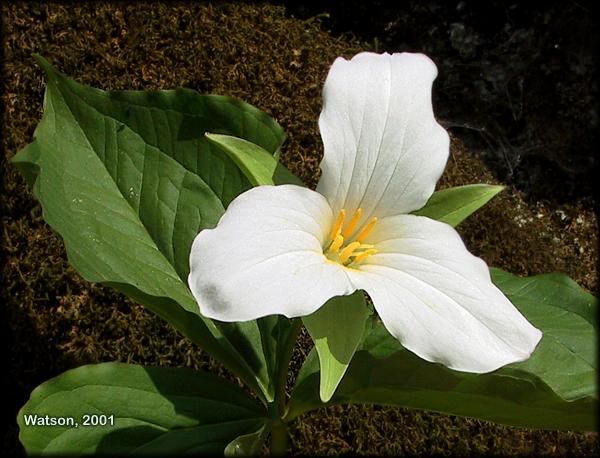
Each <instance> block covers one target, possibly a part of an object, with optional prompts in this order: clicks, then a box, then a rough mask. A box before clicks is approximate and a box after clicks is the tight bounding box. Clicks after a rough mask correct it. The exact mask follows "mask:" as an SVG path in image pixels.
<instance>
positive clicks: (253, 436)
mask: <svg viewBox="0 0 600 458" xmlns="http://www.w3.org/2000/svg"><path fill="white" fill-rule="evenodd" d="M270 432H271V427H270V423H265V424H264V425H263V426H262V427H261V428H260V429H259V430H258V431H255V432H253V433H250V434H245V435H243V436H239V437H237V438H235V439H234V440H233V441H231V442H230V443H229V444H227V447H225V456H258V455H260V451H261V448H262V446H263V444H264V443H265V441H266V440H267V437H268V436H269V433H270Z"/></svg>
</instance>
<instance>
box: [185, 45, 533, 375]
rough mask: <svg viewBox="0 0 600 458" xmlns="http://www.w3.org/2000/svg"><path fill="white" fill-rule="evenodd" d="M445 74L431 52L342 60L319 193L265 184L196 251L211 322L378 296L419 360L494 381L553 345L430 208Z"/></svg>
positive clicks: (439, 167) (440, 145)
mask: <svg viewBox="0 0 600 458" xmlns="http://www.w3.org/2000/svg"><path fill="white" fill-rule="evenodd" d="M436 76H437V69H436V67H435V64H434V63H433V62H432V61H431V60H430V59H429V58H428V57H426V56H424V55H421V54H408V53H402V54H393V55H389V54H383V55H378V54H373V53H361V54H358V55H356V56H355V57H354V58H352V59H351V60H349V61H348V60H345V59H343V58H338V59H337V60H336V61H335V62H334V64H333V66H332V67H331V69H330V71H329V75H328V76H327V79H326V82H325V87H324V90H323V100H324V106H323V110H322V112H321V115H320V118H319V128H320V131H321V136H322V138H323V144H324V150H325V152H324V158H323V161H322V162H321V169H322V176H321V179H320V181H319V184H318V186H317V191H312V190H309V189H306V188H303V187H300V186H294V185H281V186H258V187H255V188H253V189H251V190H249V191H247V192H245V193H243V194H241V195H239V196H238V197H237V198H236V199H234V201H233V202H231V204H230V205H229V207H228V209H227V211H226V212H225V214H224V215H223V216H222V218H221V220H220V221H219V223H218V225H217V226H216V227H215V228H214V229H211V230H204V231H202V232H200V234H198V236H197V237H196V239H195V240H194V243H193V246H192V250H191V255H190V267H191V270H190V275H189V285H190V288H191V291H192V293H193V294H194V296H195V298H196V300H197V301H198V304H199V307H200V312H201V313H202V315H204V316H206V317H209V318H212V319H216V320H220V321H247V320H253V319H256V318H260V317H263V316H267V315H272V314H281V315H285V316H287V317H289V318H291V317H301V316H307V315H310V314H312V313H313V312H315V311H316V310H317V309H319V308H320V307H321V306H323V305H324V304H325V303H326V302H327V301H328V300H329V299H330V298H332V297H334V296H343V295H349V294H352V293H353V292H354V291H356V290H364V291H366V292H367V293H368V294H369V296H370V297H371V299H372V301H373V305H374V307H375V309H376V310H377V313H378V314H379V316H380V318H381V320H382V322H383V324H384V326H385V327H386V328H387V330H388V331H389V332H390V334H392V335H393V336H394V337H395V338H397V339H398V340H399V341H400V342H401V343H402V345H403V346H404V347H405V348H407V349H408V350H410V351H412V352H414V353H416V354H417V355H418V356H420V357H421V358H423V359H425V360H427V361H432V362H439V363H442V364H444V365H446V366H448V367H450V368H452V369H456V370H461V371H469V372H488V371H492V370H494V369H496V368H498V367H500V366H503V365H505V364H508V363H511V362H515V361H522V360H525V359H527V358H528V357H529V356H530V354H531V352H532V351H533V350H534V348H535V346H536V345H537V343H538V342H539V340H540V338H541V332H540V331H539V330H537V329H536V328H534V327H533V326H532V325H531V324H530V323H529V322H528V321H527V320H526V319H525V318H524V317H523V316H522V315H521V314H520V313H519V311H518V310H517V309H516V308H515V307H514V306H513V305H512V304H511V303H510V301H509V300H508V299H507V298H506V297H505V296H504V295H503V294H502V292H501V291H500V290H499V289H498V288H496V287H495V286H494V285H493V284H492V282H491V280H490V275H489V270H488V267H487V265H486V264H485V262H483V261H482V260H481V259H479V258H477V257H475V256H473V255H472V254H470V253H469V252H468V251H467V249H466V248H465V246H464V244H463V242H462V240H461V239H460V237H459V235H458V233H457V232H456V231H455V230H454V229H453V228H452V227H450V226H449V225H447V224H445V223H441V222H438V221H434V220H432V219H429V218H426V217H422V216H415V215H410V214H409V213H410V212H412V211H414V210H417V209H420V208H421V207H423V206H424V205H425V203H426V202H427V200H428V199H429V197H430V196H431V194H432V193H433V191H434V188H435V185H436V182H437V180H438V179H439V177H440V176H441V174H442V172H443V170H444V167H445V164H446V161H447V159H448V155H449V137H448V134H447V132H446V131H445V130H444V129H443V128H442V127H441V126H440V125H439V124H438V123H437V122H436V120H435V118H434V115H433V109H432V103H431V87H432V84H433V80H434V79H435V77H436Z"/></svg>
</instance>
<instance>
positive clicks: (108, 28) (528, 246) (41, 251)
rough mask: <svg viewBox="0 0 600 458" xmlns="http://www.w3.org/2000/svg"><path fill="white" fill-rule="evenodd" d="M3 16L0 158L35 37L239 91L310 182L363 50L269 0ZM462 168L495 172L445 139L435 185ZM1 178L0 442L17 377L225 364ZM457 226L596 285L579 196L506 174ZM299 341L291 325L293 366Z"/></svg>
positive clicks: (350, 437)
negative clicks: (123, 286)
mask: <svg viewBox="0 0 600 458" xmlns="http://www.w3.org/2000/svg"><path fill="white" fill-rule="evenodd" d="M2 20H3V25H4V37H3V39H4V40H3V45H4V54H5V66H4V78H3V103H4V108H5V112H4V120H3V122H4V126H3V127H4V128H3V133H4V136H3V147H4V153H5V159H10V158H11V157H12V156H13V155H14V154H15V153H16V152H17V151H18V150H19V149H20V148H22V147H23V146H25V145H26V144H27V143H28V142H29V141H31V138H32V134H33V131H34V129H35V126H36V124H37V122H38V121H39V119H40V116H41V110H42V108H41V103H42V95H43V88H44V80H43V74H42V71H41V70H40V69H39V68H38V67H37V66H36V65H35V63H34V61H33V59H32V57H31V54H32V53H33V52H37V53H39V54H42V55H43V56H45V57H46V58H47V59H48V60H49V61H50V62H51V63H52V64H53V65H55V66H56V67H57V68H58V69H60V70H61V71H62V72H64V73H66V74H67V75H69V76H71V77H72V78H74V79H76V80H77V81H80V82H82V83H85V84H89V85H92V86H96V87H100V88H104V89H171V88H175V87H179V86H185V87H191V88H194V89H197V90H199V91H200V92H204V93H216V94H226V95H231V96H235V97H239V98H241V99H243V100H246V101H248V102H250V103H252V104H254V105H256V106H257V107H259V108H260V109H262V110H264V111H265V112H267V113H268V114H270V115H271V116H272V117H274V118H275V119H276V120H277V121H278V122H279V123H280V124H281V125H282V126H283V127H284V129H285V131H286V132H287V134H288V139H287V141H286V144H285V147H284V150H283V153H282V161H283V162H284V163H285V164H286V165H287V166H288V167H289V168H290V169H292V170H293V171H294V172H295V173H296V174H298V175H299V176H300V177H301V178H302V179H303V180H304V181H305V182H306V183H308V184H309V185H310V186H314V185H315V184H316V182H317V179H318V163H319V161H320V157H321V154H322V148H321V144H320V138H319V134H318V128H317V118H318V114H319V111H320V108H321V99H320V91H321V87H322V83H323V81H324V78H325V75H326V73H327V70H328V68H329V65H330V64H331V63H332V62H333V60H334V59H335V57H337V56H338V55H344V56H351V55H352V54H354V53H356V52H358V51H360V50H368V49H370V45H369V44H366V43H360V42H358V41H357V40H355V39H341V38H335V37H333V36H331V35H330V34H328V33H327V32H325V31H323V30H322V29H321V28H320V25H319V23H318V21H315V20H312V21H311V20H308V21H300V20H296V19H293V18H290V17H286V14H285V10H284V8H282V7H275V6H272V5H269V4H260V5H252V4H244V5H240V4H228V3H225V4H224V3H221V2H219V3H217V2H215V4H214V5H211V4H207V5H196V4H173V5H166V4H161V3H139V4H131V5H126V4H121V3H92V4H81V5H77V4H61V3H56V4H42V3H32V2H27V3H25V2H23V3H11V4H5V5H3V6H2ZM474 182H488V183H497V180H496V179H495V178H494V177H493V175H492V173H491V172H490V171H489V169H488V168H487V167H486V165H485V164H484V163H483V161H481V160H480V159H479V158H478V157H477V155H476V154H472V152H467V151H466V148H465V146H464V145H463V143H462V142H461V140H460V139H458V138H453V144H452V156H451V159H450V161H449V163H448V168H447V170H446V172H445V174H444V177H443V179H442V181H441V183H440V186H443V187H445V186H451V185H460V184H467V183H474ZM3 187H4V192H3V193H2V200H1V205H2V215H3V219H2V223H3V233H2V247H1V248H2V255H3V261H4V263H3V272H2V285H1V291H2V296H3V299H4V300H3V301H2V302H3V303H4V304H5V319H4V320H3V326H4V330H3V335H5V336H8V339H9V341H8V343H9V347H8V349H7V351H6V357H7V360H8V364H7V372H6V376H7V380H8V383H9V395H8V396H7V399H6V401H5V403H6V404H7V406H6V407H5V408H4V412H5V416H6V420H7V424H8V425H9V426H8V429H7V430H6V433H5V434H4V435H3V444H2V450H3V451H5V452H6V453H11V452H12V453H21V452H22V450H21V447H20V445H19V443H18V439H17V434H18V431H17V427H16V424H15V422H14V418H15V416H16V412H17V410H18V409H19V408H20V407H21V406H22V405H23V404H24V403H25V402H26V400H27V399H28V396H29V393H30V392H31V390H32V389H33V388H34V387H35V386H37V385H38V384H40V383H41V382H43V381H45V380H47V379H48V378H50V377H52V376H55V375H58V374H59V373H61V372H62V371H64V370H66V369H69V368H73V367H76V366H79V365H82V364H86V363H92V362H98V361H113V360H119V361H124V362H135V363H140V364H148V365H169V366H186V367H193V368H200V367H201V368H205V369H208V370H210V371H213V372H216V373H219V374H223V375H224V376H226V377H233V376H232V375H231V374H229V373H227V371H225V370H224V369H223V368H222V367H221V366H220V365H219V363H217V362H215V361H213V360H212V359H211V358H210V357H208V355H207V354H206V353H204V352H202V351H201V350H200V349H198V348H196V347H195V346H193V345H192V344H191V343H190V342H189V341H187V340H186V339H184V338H182V337H181V336H180V335H179V334H178V333H177V332H176V331H175V330H173V329H172V328H171V327H170V326H169V325H167V324H166V323H164V322H162V321H161V320H160V319H159V318H157V317H155V316H153V315H152V314H150V313H149V312H147V311H146V310H145V309H143V308H142V307H140V306H138V305H136V304H134V303H132V302H131V301H129V300H127V299H125V298H123V297H122V296H121V295H119V294H116V293H114V292H112V291H111V290H110V289H108V288H105V287H103V286H100V285H95V284H90V283H88V282H86V281H84V280H82V279H81V278H80V277H79V276H78V274H77V273H76V272H75V271H74V270H73V269H72V268H71V267H70V266H69V264H68V262H67V260H66V255H65V251H64V248H63V246H62V242H61V240H60V238H59V237H58V236H57V235H56V234H54V233H53V231H52V230H51V229H50V228H49V227H48V226H47V225H46V224H45V223H44V221H43V219H42V215H41V209H40V207H39V205H38V204H37V202H36V201H35V199H34V198H33V196H32V194H31V192H30V191H29V190H28V188H27V187H26V186H25V183H24V181H23V179H22V177H21V176H20V175H19V174H18V173H17V171H16V170H15V169H14V167H12V166H11V165H10V164H7V163H6V162H4V163H3ZM460 232H461V234H462V235H463V237H464V239H465V242H466V243H467V245H468V247H469V248H470V249H471V250H472V251H473V252H474V253H475V254H477V255H479V256H481V257H483V258H484V259H485V260H486V261H487V262H488V263H490V264H491V265H495V266H499V267H503V268H505V269H507V270H509V271H511V272H514V273H517V274H524V275H531V274H537V273H542V272H551V271H562V272H566V273H567V274H569V275H570V276H571V277H573V278H574V279H575V280H576V281H578V282H579V283H580V284H581V285H583V286H584V287H585V288H587V289H589V290H591V291H595V290H596V287H597V275H596V262H597V244H596V232H597V220H596V216H595V214H594V211H593V202H592V201H590V199H579V200H575V201H572V202H569V203H558V202H555V201H553V200H552V199H551V198H544V199H538V200H535V201H531V199H529V200H525V199H524V198H523V195H522V194H521V193H519V192H517V191H515V190H514V189H513V188H510V187H509V188H507V189H506V190H505V192H503V193H502V194H501V195H500V196H499V197H498V198H496V199H494V200H493V201H492V202H491V203H490V204H489V205H488V206H486V207H485V208H484V209H483V210H481V211H480V212H478V213H477V214H476V215H474V216H473V217H472V218H470V219H469V220H468V221H467V222H465V223H464V224H463V225H462V226H461V227H460ZM309 348H310V340H309V339H308V338H307V337H306V335H305V334H303V338H302V339H300V343H299V345H298V347H297V348H296V351H295V357H294V361H293V364H292V367H293V368H294V369H298V368H299V364H300V363H301V357H302V355H305V354H306V353H307V351H308V349H309ZM6 404H5V405H6ZM290 429H291V431H290V432H291V451H292V452H293V453H295V454H337V453H346V452H358V453H361V454H399V453H409V454H413V453H414V454H417V453H418V454H421V453H425V454H430V453H442V454H467V453H476V454H479V453H494V454H529V453H531V454H568V455H571V454H590V453H592V451H593V449H594V446H595V444H596V434H595V433H573V432H547V431H531V430H525V429H517V428H509V427H503V426H498V425H494V424H491V423H487V422H483V421H476V420H469V419H461V418H456V417H450V416H445V415H438V414H431V413H423V412H414V411H408V410H404V409H399V408H389V407H379V406H376V407H373V406H342V407H331V408H327V409H324V410H321V411H317V412H312V413H309V414H307V415H305V416H303V417H301V418H300V419H298V420H297V421H296V422H294V423H293V424H292V425H291V428H290Z"/></svg>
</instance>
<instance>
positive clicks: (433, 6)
mask: <svg viewBox="0 0 600 458" xmlns="http://www.w3.org/2000/svg"><path fill="white" fill-rule="evenodd" d="M280 3H282V4H286V3H288V6H287V11H288V13H289V14H292V15H294V16H296V17H299V18H309V17H313V16H316V15H319V18H320V20H321V21H322V23H323V25H324V26H325V27H326V28H329V29H331V30H332V32H333V33H334V34H351V35H354V36H357V37H359V38H361V39H363V40H366V41H369V42H370V43H373V45H374V47H375V48H376V49H377V50H378V51H380V52H381V51H388V52H398V51H413V52H424V53H425V54H427V55H429V56H430V57H431V58H432V59H433V60H434V61H435V62H436V64H437V65H438V68H439V77H438V79H437V82H436V90H435V91H434V96H435V99H434V103H435V105H436V108H437V113H438V114H439V117H441V118H442V119H443V120H445V126H446V127H447V128H449V129H450V130H452V131H454V132H456V133H457V134H458V135H460V136H461V137H463V138H465V139H466V140H468V141H471V146H472V147H474V148H475V149H477V150H480V151H482V153H483V155H484V157H485V159H486V161H487V162H488V163H489V164H490V166H491V168H492V169H493V170H494V172H495V173H496V175H497V176H498V177H499V178H500V179H502V180H504V181H506V182H509V183H511V184H514V185H516V186H517V187H518V188H519V189H521V190H523V191H524V192H525V194H526V195H532V196H533V197H534V198H536V197H540V196H547V195H552V196H553V197H556V198H559V199H567V200H568V199H571V198H573V197H574V196H575V197H579V196H584V195H590V194H592V192H593V187H592V182H593V180H592V178H593V177H594V176H595V174H596V173H597V171H598V160H597V146H598V67H597V56H598V51H599V49H598V43H599V36H600V27H599V23H598V16H597V14H596V13H597V8H596V7H594V2H591V1H572V0H571V1H568V0H567V1H564V0H563V1H548V2H523V1H521V2H517V1H514V0H513V1H506V0H489V1H475V0H472V1H465V0H461V1H427V2H422V1H397V2H392V1H381V0H379V1H368V2H367V1H360V0H349V1H345V2H340V1H333V0H322V1H319V2H311V3H308V4H302V3H301V2H299V3H294V4H291V3H290V2H280Z"/></svg>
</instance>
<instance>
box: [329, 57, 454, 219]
mask: <svg viewBox="0 0 600 458" xmlns="http://www.w3.org/2000/svg"><path fill="white" fill-rule="evenodd" d="M436 75H437V69H436V66H435V64H434V63H433V62H432V61H431V60H430V59H429V58H428V57H427V56H425V55H423V54H408V53H402V54H392V55H389V54H381V55H379V54H373V53H361V54H358V55H356V56H354V58H352V60H350V61H347V60H345V59H343V58H338V59H337V60H336V61H335V62H334V64H333V66H332V67H331V69H330V71H329V75H328V76H327V80H326V82H325V87H324V89H323V104H324V105H323V111H322V112H321V116H320V118H319V127H320V130H321V136H322V137H323V143H324V148H325V155H324V157H323V161H322V162H321V169H322V171H323V173H322V176H321V180H320V181H319V185H318V187H317V191H318V192H320V193H321V194H323V195H324V196H325V197H327V199H328V200H329V203H330V205H331V208H332V209H333V210H334V212H337V211H338V210H339V209H340V208H345V209H346V211H347V214H350V215H352V214H353V213H354V211H355V210H356V209H357V208H359V207H361V208H362V209H363V217H362V220H361V222H360V224H363V223H364V222H366V221H368V220H369V219H370V218H371V216H377V217H378V218H382V217H384V216H387V215H397V214H402V213H410V212H411V211H413V210H416V209H419V208H421V207H422V206H423V205H425V203H426V202H427V199H428V198H429V197H430V196H431V194H432V193H433V190H434V187H435V184H436V182H437V180H438V179H439V177H440V175H441V174H442V172H443V170H444V167H445V164H446V161H447V159H448V154H449V138H448V134H447V132H446V131H445V130H444V129H443V128H442V126H440V125H439V124H438V123H437V122H436V120H435V118H434V115H433V109H432V105H431V86H432V83H433V80H434V79H435V77H436Z"/></svg>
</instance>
